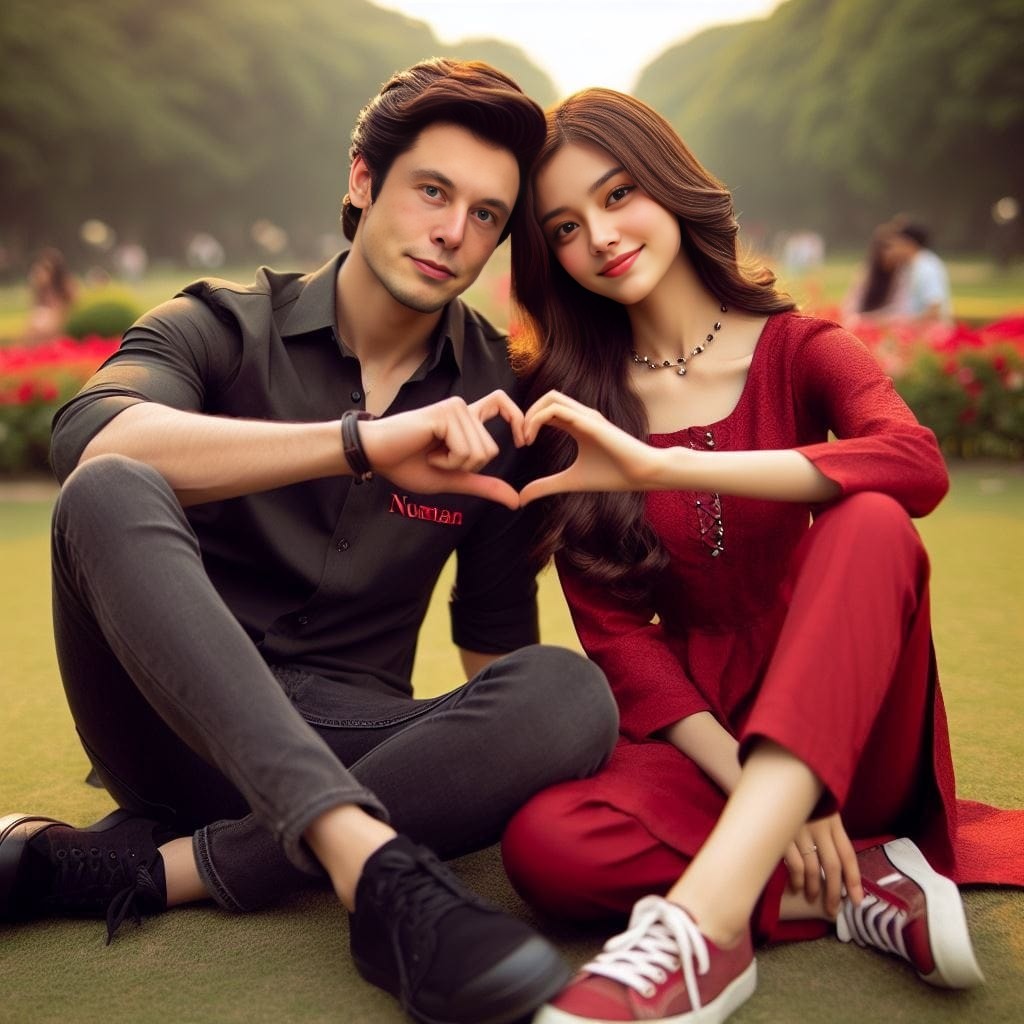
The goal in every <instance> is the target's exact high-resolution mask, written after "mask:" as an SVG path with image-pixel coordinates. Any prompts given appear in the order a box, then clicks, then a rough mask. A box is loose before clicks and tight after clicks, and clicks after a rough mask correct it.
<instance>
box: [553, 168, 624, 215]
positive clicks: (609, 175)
mask: <svg viewBox="0 0 1024 1024" xmlns="http://www.w3.org/2000/svg"><path fill="white" fill-rule="evenodd" d="M625 169H626V168H625V167H623V166H621V165H619V166H617V167H612V168H611V169H610V170H607V171H605V172H604V174H602V175H601V177H600V178H598V179H597V181H595V182H594V184H593V185H591V186H590V188H588V189H587V195H588V196H589V195H593V194H594V193H595V192H596V191H597V190H598V189H599V188H600V187H601V186H602V185H603V184H604V183H605V182H606V181H607V180H608V179H609V178H614V177H615V175H616V174H621V173H622V172H623V171H624V170H625ZM568 209H569V207H568V206H556V207H555V209H553V210H550V211H549V212H548V213H545V214H544V216H543V217H541V219H540V223H541V226H542V227H543V225H545V224H547V222H548V221H549V220H551V218H552V217H557V216H558V215H559V214H562V213H565V211H566V210H568Z"/></svg>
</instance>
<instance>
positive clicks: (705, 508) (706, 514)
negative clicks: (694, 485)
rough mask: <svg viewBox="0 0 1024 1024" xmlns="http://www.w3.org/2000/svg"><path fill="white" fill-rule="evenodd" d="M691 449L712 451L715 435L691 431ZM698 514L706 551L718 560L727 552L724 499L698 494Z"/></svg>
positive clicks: (710, 492) (706, 493)
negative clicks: (723, 510)
mask: <svg viewBox="0 0 1024 1024" xmlns="http://www.w3.org/2000/svg"><path fill="white" fill-rule="evenodd" d="M690 447H691V448H693V449H694V450H697V451H699V450H700V449H701V448H703V449H705V450H707V451H711V450H712V449H713V448H714V447H715V435H714V432H713V431H711V430H698V429H691V430H690ZM694 507H695V509H696V512H697V529H698V530H699V531H700V540H701V543H702V544H703V545H704V548H705V550H706V551H707V552H708V554H709V555H711V557H712V558H718V556H719V555H721V554H722V553H723V552H724V551H725V524H724V523H723V522H722V498H721V495H719V493H718V492H717V491H703V492H698V493H697V494H696V495H695V497H694Z"/></svg>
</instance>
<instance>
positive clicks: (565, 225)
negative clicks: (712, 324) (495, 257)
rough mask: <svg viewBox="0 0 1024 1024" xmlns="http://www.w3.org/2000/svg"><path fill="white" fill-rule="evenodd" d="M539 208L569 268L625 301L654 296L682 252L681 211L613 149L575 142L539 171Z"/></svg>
mask: <svg viewBox="0 0 1024 1024" xmlns="http://www.w3.org/2000/svg"><path fill="white" fill-rule="evenodd" d="M534 195H535V205H534V215H535V216H536V218H537V221H538V223H539V224H540V226H541V230H542V231H543V232H544V237H545V238H546V239H547V241H548V245H550V246H551V249H552V252H553V253H554V254H555V258H556V259H557V260H558V262H559V263H560V264H561V265H562V267H563V268H564V269H565V271H566V273H568V274H569V276H570V277H572V278H573V280H575V281H576V282H577V283H578V284H580V285H582V286H583V287H584V288H586V289H587V290H588V291H592V292H596V293H597V294H598V295H604V296H605V297H607V298H609V299H613V300H615V301H616V302H621V303H622V304H623V305H627V306H628V305H633V304H634V303H637V302H642V301H643V300H645V299H647V298H648V297H649V296H650V295H651V293H652V292H653V291H654V290H655V288H656V287H657V286H658V285H659V284H660V283H661V281H662V280H663V278H664V277H665V274H666V272H667V271H668V270H669V268H670V267H671V266H672V265H673V264H674V263H675V262H676V261H677V260H680V259H682V258H683V257H682V254H681V245H682V238H681V235H680V231H679V222H678V221H677V220H676V217H675V215H674V214H672V213H670V212H669V211H668V210H666V209H665V208H664V207H663V206H661V205H659V204H658V203H656V202H655V201H654V200H653V199H652V198H651V197H650V196H649V195H647V193H646V192H644V191H643V190H642V189H641V188H640V187H639V186H638V185H637V184H636V182H635V180H634V179H633V178H632V177H631V176H630V175H629V173H628V172H627V171H626V170H625V169H624V168H623V167H622V166H621V165H620V164H619V163H618V161H617V160H616V159H615V157H613V156H612V155H611V154H610V153H609V152H608V151H607V150H604V149H601V148H600V147H599V146H592V145H589V144H586V143H576V142H572V143H568V144H567V145H565V146H563V147H562V148H561V149H559V150H558V151H557V152H556V153H555V155H554V156H553V157H552V158H551V159H550V160H549V161H548V162H547V163H546V164H545V165H544V166H543V167H542V168H541V170H540V172H539V173H538V174H537V176H536V179H535V189H534Z"/></svg>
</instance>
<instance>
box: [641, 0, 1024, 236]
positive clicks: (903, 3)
mask: <svg viewBox="0 0 1024 1024" xmlns="http://www.w3.org/2000/svg"><path fill="white" fill-rule="evenodd" d="M1021 39H1024V3H1021V2H1020V0H972V2H971V3H965V2H963V0H788V2H787V3H784V4H782V5H781V6H780V7H778V8H777V9H776V10H775V12H774V13H773V14H772V16H770V17H769V18H767V19H764V20H761V21H753V22H745V23H742V24H739V25H730V26H725V27H722V28H717V29H712V30H710V31H708V32H705V33H702V34H701V35H699V36H696V37H694V38H693V39H691V40H689V41H687V42H686V43H683V44H681V45H679V46H676V47H673V48H672V49H670V50H668V51H666V52H665V53H664V54H662V56H660V57H659V58H658V59H657V60H655V61H654V62H653V63H652V64H651V65H649V66H648V67H647V69H645V71H644V73H643V75H642V77H641V79H640V81H639V82H638V84H637V89H636V92H637V95H638V96H640V97H641V98H643V99H645V100H646V101H647V102H649V103H651V104H652V106H654V107H655V108H656V109H658V110H660V111H661V113H663V114H664V115H665V116H666V117H667V118H668V119H669V120H670V121H671V122H672V123H673V124H674V125H675V127H676V128H677V129H678V130H679V132H680V134H681V135H682V136H683V138H684V139H685V140H686V142H687V144H688V145H689V146H690V147H691V148H692V149H693V151H694V152H695V153H696V155H697V156H698V158H699V159H700V160H701V161H702V162H703V163H704V164H705V165H706V166H707V167H708V168H709V169H710V170H712V171H713V172H714V173H715V174H717V175H718V176H719V177H720V178H722V179H723V180H724V181H725V182H726V183H727V184H728V185H729V186H730V188H732V189H733V190H734V193H735V197H736V201H737V207H738V209H739V210H740V211H741V216H742V218H743V220H744V222H745V223H755V224H758V225H763V226H766V227H769V228H772V229H785V228H789V229H796V228H816V229H818V230H820V231H822V232H823V233H825V234H826V235H827V236H828V237H830V238H831V239H833V240H835V241H838V242H841V243H850V242H860V241H862V240H864V239H865V238H866V237H867V234H868V232H869V231H870V229H871V227H872V226H874V225H875V224H877V223H878V222H879V221H881V220H884V219H886V218H888V217H890V216H891V215H892V214H894V213H896V212H898V211H901V212H907V213H910V214H911V215H915V216H917V217H919V218H921V219H922V220H924V221H925V222H927V223H928V224H929V225H930V226H931V227H932V229H933V231H934V233H935V235H936V236H937V238H938V239H939V240H940V242H942V243H944V245H945V246H947V247H951V248H952V247H963V248H980V247H983V246H985V245H986V244H987V242H988V240H989V238H990V236H991V233H992V231H993V229H994V225H993V221H992V217H991V209H992V205H993V203H995V202H996V201H997V200H999V199H1000V198H1001V197H1003V196H1008V195H1013V196H1016V197H1017V198H1021V197H1020V190H1021V183H1022V182H1024V61H1022V60H1021V59H1020V41H1021Z"/></svg>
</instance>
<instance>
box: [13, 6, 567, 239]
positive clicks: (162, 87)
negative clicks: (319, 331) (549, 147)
mask: <svg viewBox="0 0 1024 1024" xmlns="http://www.w3.org/2000/svg"><path fill="white" fill-rule="evenodd" d="M430 56H458V57H462V58H467V59H483V60H488V61H489V62H490V63H492V64H495V65H496V66H498V67H501V68H502V69H503V70H505V71H507V72H508V73H509V74H511V75H512V76H513V77H514V78H516V79H517V80H518V81H520V83H521V84H522V85H523V87H524V89H525V90H526V91H527V92H528V93H530V94H531V95H533V96H534V97H535V98H536V99H537V100H538V102H540V103H542V104H543V103H547V102H550V100H551V99H553V98H554V95H555V89H554V86H553V84H552V83H551V81H550V80H549V79H548V78H547V77H546V76H545V75H544V74H543V73H542V72H541V71H539V70H538V69H537V68H536V67H535V66H534V65H532V64H531V63H530V61H529V60H528V58H527V57H526V56H525V55H524V54H522V53H521V52H520V51H519V50H517V49H516V48H515V47H511V46H509V45H507V44H504V43H500V42H496V41H493V40H475V41H469V42H464V43H461V44H459V45H458V46H456V47H442V46H441V45H440V44H439V43H438V41H437V39H436V37H435V36H434V35H433V33H432V32H431V31H430V29H429V28H428V27H427V26H426V25H425V24H424V23H422V22H419V21H415V20H412V19H409V18H406V17H404V16H403V15H400V14H397V13H394V12H391V11H386V10H383V9H380V8H377V7H375V6H373V4H371V3H369V2H366V0H290V2H289V3H280V2H279V0H247V2H246V3H244V4H239V3H235V2H234V0H176V2H175V3H173V4H167V3H160V2H157V0H50V2H49V3H47V4H45V5H44V6H43V7H40V6H39V4H38V3H35V2H32V0H5V2H4V10H3V14H2V16H0V179H2V180H3V183H4V192H3V220H2V225H3V227H2V229H0V230H2V231H3V236H0V242H3V243H5V244H6V245H8V246H10V247H14V248H16V249H19V250H22V251H25V250H28V249H30V248H32V247H35V246H37V245H39V244H41V243H43V242H50V243H55V244H58V245H61V246H63V247H65V248H70V249H74V248H75V246H76V245H77V236H78V230H79V226H80V225H81V224H82V222H83V221H85V220H87V219H90V218H97V219H99V220H101V221H104V222H105V223H107V224H109V225H110V226H111V227H113V228H114V229H115V230H116V232H117V234H118V236H119V237H120V238H123V239H125V240H137V241H141V242H142V243H143V244H145V245H146V246H147V248H148V249H149V250H150V251H151V252H153V253H156V254H158V255H161V254H162V255H172V256H178V257H180V256H181V254H182V253H183V251H184V245H185V241H186V239H187V238H189V237H190V236H191V235H192V234H194V233H196V232H208V233H211V234H213V235H214V236H216V237H218V238H219V239H220V240H221V241H222V242H223V243H224V244H225V245H226V246H227V247H228V249H229V251H232V252H234V253H237V252H239V250H242V251H244V250H245V249H246V248H247V247H249V246H251V242H250V240H249V232H250V226H251V224H252V223H253V222H254V221H256V220H260V219H262V220H266V221H269V222H271V223H272V224H275V225H278V226H280V227H281V228H283V229H284V230H285V231H286V232H287V233H288V236H289V238H290V239H291V242H292V246H293V248H295V249H297V250H299V251H300V252H303V251H310V250H311V248H312V247H313V245H314V241H315V239H317V238H318V237H319V236H320V235H322V234H323V233H325V232H331V231H332V230H333V229H335V228H336V226H337V217H338V214H339V212H340V204H341V197H342V195H343V194H344V191H345V183H346V179H347V170H348V144H349V133H350V131H351V128H352V124H353V122H354V120H355V117H356V114H357V113H358V111H359V109H360V107H361V106H362V105H363V104H364V103H365V102H366V101H367V100H368V99H369V98H370V97H372V96H373V95H374V94H375V93H376V92H377V89H378V88H379V86H380V84H381V83H382V82H383V81H385V80H386V79H387V78H388V77H389V76H390V75H391V73H392V72H393V71H395V70H396V69H398V68H401V67H405V66H407V65H409V64H412V63H414V62H415V61H417V60H421V59H423V58H425V57H430Z"/></svg>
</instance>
